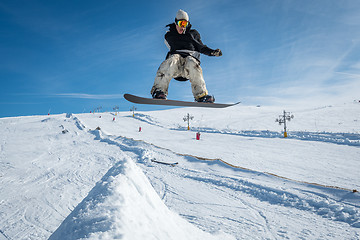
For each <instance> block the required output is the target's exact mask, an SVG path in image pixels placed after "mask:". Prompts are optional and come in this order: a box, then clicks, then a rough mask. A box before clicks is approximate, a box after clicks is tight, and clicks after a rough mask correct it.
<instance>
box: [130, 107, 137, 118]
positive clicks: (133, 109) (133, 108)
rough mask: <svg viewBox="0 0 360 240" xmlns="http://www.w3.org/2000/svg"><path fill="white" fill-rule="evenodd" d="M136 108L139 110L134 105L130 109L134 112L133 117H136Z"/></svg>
mask: <svg viewBox="0 0 360 240" xmlns="http://www.w3.org/2000/svg"><path fill="white" fill-rule="evenodd" d="M135 110H137V109H136V107H134V106H133V107H132V108H131V109H130V111H132V113H133V117H135Z"/></svg>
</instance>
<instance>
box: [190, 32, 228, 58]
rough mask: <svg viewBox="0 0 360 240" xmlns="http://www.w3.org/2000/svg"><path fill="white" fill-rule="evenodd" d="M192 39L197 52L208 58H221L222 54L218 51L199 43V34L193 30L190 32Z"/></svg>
mask: <svg viewBox="0 0 360 240" xmlns="http://www.w3.org/2000/svg"><path fill="white" fill-rule="evenodd" d="M191 35H192V37H193V39H194V42H195V43H196V45H197V48H198V49H199V52H200V53H202V54H205V55H208V56H216V57H220V56H222V52H221V50H220V49H215V50H214V49H211V48H209V47H208V46H206V45H205V44H203V42H202V41H201V37H200V33H199V32H198V31H196V30H195V29H194V30H193V31H192V34H191Z"/></svg>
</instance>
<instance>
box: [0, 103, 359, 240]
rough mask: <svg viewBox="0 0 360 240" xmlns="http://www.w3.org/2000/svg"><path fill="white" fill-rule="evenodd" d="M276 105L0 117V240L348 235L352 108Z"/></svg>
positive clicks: (354, 128)
mask: <svg viewBox="0 0 360 240" xmlns="http://www.w3.org/2000/svg"><path fill="white" fill-rule="evenodd" d="M286 110H287V111H291V114H293V115H294V119H292V120H291V121H290V122H287V127H288V137H287V138H284V137H283V132H282V130H283V125H281V126H280V125H279V124H277V123H276V122H275V119H276V118H279V115H281V114H282V113H283V111H284V109H282V108H278V107H251V106H241V105H238V106H234V107H230V108H226V109H201V108H200V109H199V108H178V109H172V110H164V111H152V112H151V111H150V112H136V113H135V115H134V116H133V115H132V113H131V112H119V113H114V112H105V113H95V114H92V113H87V114H60V115H53V116H29V117H14V118H2V119H0V149H1V153H0V240H4V239H135V240H137V239H360V194H359V192H358V191H359V190H360V174H359V167H360V104H359V103H357V102H354V103H347V104H339V105H336V106H324V107H319V108H308V109H305V108H303V109H286ZM187 114H189V115H191V116H193V117H194V118H193V120H191V121H190V130H187V122H185V121H184V120H183V118H184V117H185V116H186V115H187ZM198 133H200V140H196V135H197V134H198ZM162 163H167V164H162ZM169 164H170V165H169Z"/></svg>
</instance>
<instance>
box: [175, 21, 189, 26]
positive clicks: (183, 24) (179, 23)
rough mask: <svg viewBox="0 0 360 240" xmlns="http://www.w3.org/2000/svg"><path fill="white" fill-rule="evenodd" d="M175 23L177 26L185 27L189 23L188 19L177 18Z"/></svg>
mask: <svg viewBox="0 0 360 240" xmlns="http://www.w3.org/2000/svg"><path fill="white" fill-rule="evenodd" d="M176 25H178V26H179V27H187V26H188V25H189V21H186V20H177V21H176Z"/></svg>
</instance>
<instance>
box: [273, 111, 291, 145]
mask: <svg viewBox="0 0 360 240" xmlns="http://www.w3.org/2000/svg"><path fill="white" fill-rule="evenodd" d="M293 118H294V115H290V112H286V111H285V110H284V113H283V115H279V118H277V119H276V120H275V122H278V123H279V125H281V124H282V123H283V124H284V138H286V137H287V132H286V121H290V120H291V119H293Z"/></svg>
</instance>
